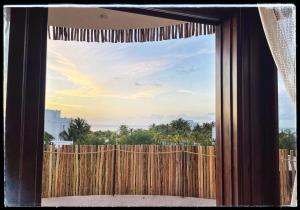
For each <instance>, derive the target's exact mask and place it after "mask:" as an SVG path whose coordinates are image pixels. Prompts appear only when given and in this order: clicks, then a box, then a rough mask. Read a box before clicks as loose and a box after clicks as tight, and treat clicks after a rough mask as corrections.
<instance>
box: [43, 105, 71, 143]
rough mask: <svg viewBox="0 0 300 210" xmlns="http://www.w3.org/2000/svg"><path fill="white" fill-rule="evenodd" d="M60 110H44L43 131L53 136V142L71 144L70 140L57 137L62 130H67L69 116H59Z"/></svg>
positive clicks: (69, 120) (69, 121)
mask: <svg viewBox="0 0 300 210" xmlns="http://www.w3.org/2000/svg"><path fill="white" fill-rule="evenodd" d="M60 114H61V111H60V110H50V109H46V110H45V129H44V130H45V131H46V132H47V133H49V134H51V135H52V136H53V137H54V141H53V143H54V144H73V142H71V141H64V140H63V139H61V138H60V137H59V134H60V132H62V131H63V130H65V131H68V129H69V127H70V123H71V118H65V117H61V115H60Z"/></svg>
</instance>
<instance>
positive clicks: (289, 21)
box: [258, 5, 296, 104]
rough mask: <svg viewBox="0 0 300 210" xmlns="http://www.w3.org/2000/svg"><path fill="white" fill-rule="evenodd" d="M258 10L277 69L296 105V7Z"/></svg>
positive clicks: (282, 6) (284, 6)
mask: <svg viewBox="0 0 300 210" xmlns="http://www.w3.org/2000/svg"><path fill="white" fill-rule="evenodd" d="M258 8H259V14H260V18H261V21H262V25H263V28H264V31H265V35H266V37H267V41H268V44H269V47H270V50H271V53H272V55H273V58H274V60H275V63H276V66H277V69H278V71H279V72H280V73H281V74H282V77H283V80H284V83H285V86H286V89H287V91H288V93H289V95H290V96H291V98H292V100H293V102H294V104H296V7H295V6H294V5H278V6H277V5H276V6H265V5H259V6H258Z"/></svg>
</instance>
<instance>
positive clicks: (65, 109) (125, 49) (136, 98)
mask: <svg viewBox="0 0 300 210" xmlns="http://www.w3.org/2000/svg"><path fill="white" fill-rule="evenodd" d="M8 32H9V30H5V31H4V55H3V56H4V57H3V58H4V63H3V64H4V66H3V68H4V83H3V84H4V88H3V90H4V98H6V84H7V57H8V56H7V55H8ZM214 59H215V58H214V35H206V36H199V37H192V38H187V39H178V40H166V41H161V42H148V43H128V44H124V43H122V44H120V43H119V44H118V43H105V44H104V43H86V42H64V41H53V40H48V49H47V79H46V80H47V81H46V109H56V110H61V113H62V116H63V117H72V118H75V117H82V118H84V119H86V120H87V121H88V123H89V124H91V125H92V129H94V130H95V129H97V128H99V125H104V124H105V125H116V124H127V125H145V124H151V123H167V122H169V121H170V120H173V119H176V118H178V117H183V118H184V119H191V120H195V121H197V122H199V123H202V122H210V121H214V117H215V114H214V113H215V108H214V107H215V78H214V77H215V70H214V68H215V66H214V65H215V64H214ZM278 99H279V102H278V103H279V127H280V128H295V127H296V108H295V105H293V103H292V101H291V98H290V97H289V95H288V93H287V91H286V89H285V87H284V84H283V81H282V77H281V74H280V73H279V74H278ZM5 108H6V103H4V110H3V111H4V115H5ZM100 127H101V126H100Z"/></svg>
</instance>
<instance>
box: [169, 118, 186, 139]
mask: <svg viewBox="0 0 300 210" xmlns="http://www.w3.org/2000/svg"><path fill="white" fill-rule="evenodd" d="M170 125H171V128H172V131H173V132H175V133H176V134H180V135H183V136H187V134H188V133H189V132H190V131H191V127H190V124H189V123H188V121H186V120H184V119H182V118H179V119H178V120H173V121H172V122H171V123H170Z"/></svg>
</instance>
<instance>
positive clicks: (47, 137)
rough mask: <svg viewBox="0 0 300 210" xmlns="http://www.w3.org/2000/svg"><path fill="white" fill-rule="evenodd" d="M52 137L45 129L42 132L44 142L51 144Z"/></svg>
mask: <svg viewBox="0 0 300 210" xmlns="http://www.w3.org/2000/svg"><path fill="white" fill-rule="evenodd" d="M53 140H54V137H53V136H52V135H51V134H50V133H48V132H47V131H45V132H44V144H53V143H52V141H53Z"/></svg>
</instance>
